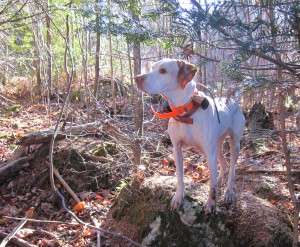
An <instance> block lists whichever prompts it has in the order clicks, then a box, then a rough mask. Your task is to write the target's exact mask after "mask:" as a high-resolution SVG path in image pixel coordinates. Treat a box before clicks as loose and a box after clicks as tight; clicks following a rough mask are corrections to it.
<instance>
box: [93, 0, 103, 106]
mask: <svg viewBox="0 0 300 247" xmlns="http://www.w3.org/2000/svg"><path fill="white" fill-rule="evenodd" d="M99 3H100V0H96V5H98V4H99ZM96 9H97V10H98V7H97V8H96ZM96 28H97V32H96V54H95V85H94V98H95V105H97V100H98V87H99V72H100V41H101V40H100V38H101V36H100V26H99V13H98V11H97V14H96ZM95 110H96V107H95Z"/></svg>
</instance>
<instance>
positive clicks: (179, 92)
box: [162, 80, 196, 107]
mask: <svg viewBox="0 0 300 247" xmlns="http://www.w3.org/2000/svg"><path fill="white" fill-rule="evenodd" d="M195 90H196V82H195V81H193V80H192V81H190V82H189V83H188V84H187V85H186V87H185V88H178V89H175V90H173V91H169V92H165V93H163V94H162V96H163V97H164V98H165V99H166V100H167V101H168V102H169V104H170V105H171V106H173V107H179V106H183V105H185V104H187V103H188V102H189V101H190V100H191V98H192V96H193V94H194V92H195Z"/></svg>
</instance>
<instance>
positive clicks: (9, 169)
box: [0, 157, 32, 184]
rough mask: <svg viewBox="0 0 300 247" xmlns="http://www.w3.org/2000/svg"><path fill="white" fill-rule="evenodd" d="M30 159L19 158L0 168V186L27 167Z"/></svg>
mask: <svg viewBox="0 0 300 247" xmlns="http://www.w3.org/2000/svg"><path fill="white" fill-rule="evenodd" d="M31 159H32V157H21V158H18V159H16V160H13V161H8V162H7V163H4V164H3V166H2V167H0V184H3V183H5V182H6V181H7V179H8V178H12V177H14V176H16V175H17V174H18V173H19V171H20V170H22V169H23V168H25V167H27V163H28V161H29V160H31Z"/></svg>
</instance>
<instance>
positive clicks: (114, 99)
mask: <svg viewBox="0 0 300 247" xmlns="http://www.w3.org/2000/svg"><path fill="white" fill-rule="evenodd" d="M108 6H111V2H110V0H109V1H108ZM108 41H109V54H110V58H109V63H110V82H111V96H112V101H113V112H114V116H116V113H117V108H116V89H115V80H114V68H113V52H112V35H111V32H109V35H108Z"/></svg>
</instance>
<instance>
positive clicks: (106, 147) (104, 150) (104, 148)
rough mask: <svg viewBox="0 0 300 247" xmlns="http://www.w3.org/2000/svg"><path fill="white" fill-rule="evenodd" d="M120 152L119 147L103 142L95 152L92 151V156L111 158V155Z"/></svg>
mask: <svg viewBox="0 0 300 247" xmlns="http://www.w3.org/2000/svg"><path fill="white" fill-rule="evenodd" d="M118 152H119V150H118V148H117V145H116V144H115V143H112V142H103V143H101V144H99V145H98V146H97V147H96V148H95V149H94V150H92V152H91V153H92V154H93V155H95V156H100V157H105V158H107V157H109V156H111V155H115V154H117V153H118Z"/></svg>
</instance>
